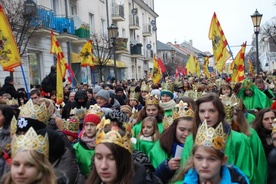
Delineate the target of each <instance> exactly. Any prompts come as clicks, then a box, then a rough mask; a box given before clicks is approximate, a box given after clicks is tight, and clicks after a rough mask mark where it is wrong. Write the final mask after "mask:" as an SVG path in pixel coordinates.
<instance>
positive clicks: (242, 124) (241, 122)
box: [231, 102, 251, 136]
mask: <svg viewBox="0 0 276 184" xmlns="http://www.w3.org/2000/svg"><path fill="white" fill-rule="evenodd" d="M241 103H242V102H241ZM235 110H236V113H237V120H238V121H235V120H234V118H233V120H232V123H231V128H232V130H235V131H237V132H241V133H244V134H245V135H247V136H250V135H251V133H250V131H249V129H250V127H249V124H248V122H247V120H246V118H245V116H244V111H245V106H244V104H242V109H241V108H239V107H236V108H235Z"/></svg>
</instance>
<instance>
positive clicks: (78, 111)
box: [70, 107, 87, 119]
mask: <svg viewBox="0 0 276 184" xmlns="http://www.w3.org/2000/svg"><path fill="white" fill-rule="evenodd" d="M86 110H87V109H86V108H85V107H81V108H79V109H77V108H76V107H75V108H74V109H71V110H70V116H71V115H72V116H77V117H78V118H79V119H83V118H84V117H85V115H86Z"/></svg>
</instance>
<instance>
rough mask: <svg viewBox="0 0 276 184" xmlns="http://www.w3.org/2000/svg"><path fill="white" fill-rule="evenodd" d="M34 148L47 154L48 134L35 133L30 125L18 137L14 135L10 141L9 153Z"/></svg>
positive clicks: (12, 153) (13, 153)
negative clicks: (23, 133)
mask: <svg viewBox="0 0 276 184" xmlns="http://www.w3.org/2000/svg"><path fill="white" fill-rule="evenodd" d="M27 150H35V151H37V152H39V153H42V154H43V155H45V157H47V158H48V156H49V141H48V135H47V134H46V135H45V137H43V136H42V135H37V134H36V132H35V131H34V129H33V128H32V127H31V128H30V129H29V130H28V131H27V133H26V134H25V135H19V136H18V137H17V136H16V135H14V137H13V139H12V143H11V155H12V158H13V157H14V155H15V154H16V153H18V152H21V151H27Z"/></svg>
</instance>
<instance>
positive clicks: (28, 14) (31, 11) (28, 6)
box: [23, 0, 36, 19]
mask: <svg viewBox="0 0 276 184" xmlns="http://www.w3.org/2000/svg"><path fill="white" fill-rule="evenodd" d="M23 6H24V12H23V17H24V18H25V19H30V18H32V17H34V16H35V15H36V4H35V2H33V1H32V0H26V1H25V2H24V4H23Z"/></svg>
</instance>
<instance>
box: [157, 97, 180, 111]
mask: <svg viewBox="0 0 276 184" xmlns="http://www.w3.org/2000/svg"><path fill="white" fill-rule="evenodd" d="M159 105H160V107H162V108H163V109H164V111H166V110H171V109H173V108H174V107H175V105H176V103H175V101H174V100H170V101H168V102H161V101H160V102H159Z"/></svg>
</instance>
